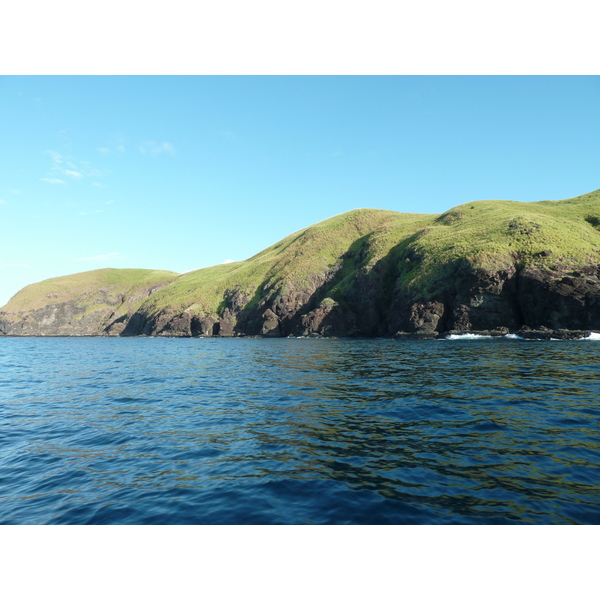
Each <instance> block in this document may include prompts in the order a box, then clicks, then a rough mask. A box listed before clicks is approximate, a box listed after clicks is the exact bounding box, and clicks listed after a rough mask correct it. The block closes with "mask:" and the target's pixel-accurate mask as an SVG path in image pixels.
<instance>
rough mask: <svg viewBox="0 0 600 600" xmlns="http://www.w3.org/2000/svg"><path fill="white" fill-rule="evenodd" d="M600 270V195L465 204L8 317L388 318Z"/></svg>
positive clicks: (69, 279) (6, 310)
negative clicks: (463, 280) (487, 283)
mask: <svg viewBox="0 0 600 600" xmlns="http://www.w3.org/2000/svg"><path fill="white" fill-rule="evenodd" d="M599 263H600V190H597V191H595V192H591V193H589V194H585V195H583V196H579V197H576V198H571V199H568V200H561V201H542V202H530V203H525V202H514V201H508V200H483V201H477V202H469V203H466V204H462V205H460V206H457V207H455V208H453V209H451V210H448V211H446V212H445V213H443V214H441V215H439V214H433V215H432V214H414V213H399V212H394V211H388V210H377V209H357V210H352V211H350V212H347V213H343V214H340V215H337V216H335V217H332V218H330V219H326V220H324V221H321V222H319V223H316V224H315V225H312V226H310V227H306V228H304V229H302V230H300V231H297V232H295V233H292V234H291V235H288V236H287V237H285V238H284V239H282V240H281V241H279V242H277V243H276V244H273V245H272V246H269V247H268V248H265V249H264V250H263V251H261V252H259V253H258V254H256V255H255V256H252V257H250V258H248V259H247V260H244V261H240V262H236V263H230V264H224V265H217V266H214V267H208V268H205V269H200V270H197V271H192V272H190V273H186V274H183V275H178V274H177V273H173V272H169V271H151V270H142V269H100V270H97V271H88V272H86V273H79V274H76V275H69V276H66V277H58V278H54V279H49V280H46V281H43V282H41V283H37V284H34V285H30V286H27V287H26V288H24V289H23V290H21V291H20V292H19V293H18V294H16V295H15V296H14V297H13V298H12V299H11V300H10V301H9V303H8V304H7V305H6V306H5V307H3V309H2V311H3V318H4V319H5V320H8V321H11V322H14V321H15V320H18V319H19V318H20V317H19V315H24V314H26V313H29V312H31V311H36V310H38V309H41V308H43V307H48V306H52V305H60V304H62V303H68V302H72V303H74V304H76V305H77V311H76V314H75V313H73V316H72V320H77V319H83V320H86V319H87V321H86V322H89V320H90V314H89V313H90V312H92V313H93V315H92V316H93V318H94V319H96V318H97V319H98V321H100V320H101V319H104V321H103V323H109V322H110V323H113V322H116V320H119V321H118V322H119V323H120V324H123V327H125V323H126V321H127V320H128V319H129V317H131V315H132V314H133V312H134V311H138V312H139V313H141V314H143V317H144V318H150V317H153V316H159V315H160V316H161V317H160V318H161V319H162V320H161V323H163V324H164V323H166V322H167V321H168V319H170V318H171V317H175V316H176V315H179V314H181V313H184V312H185V313H190V314H192V315H199V316H207V317H209V316H210V317H214V318H220V317H222V316H223V314H224V311H225V308H226V307H228V306H229V307H232V306H234V305H235V307H236V309H235V310H234V311H233V312H235V313H236V315H237V316H240V318H248V319H250V318H251V319H256V318H258V319H259V320H260V318H262V317H263V315H264V314H265V311H266V309H267V308H269V307H271V308H272V309H273V310H275V304H277V303H279V308H280V309H281V310H280V314H281V313H282V312H283V313H285V312H286V311H288V313H289V311H292V312H293V311H295V310H300V309H301V310H302V311H304V312H302V313H299V314H308V312H310V311H312V310H314V309H315V307H317V306H322V307H324V308H327V309H331V308H332V307H334V306H337V305H339V307H341V309H342V310H346V309H347V308H349V309H351V311H354V312H355V313H356V314H357V315H359V316H360V315H362V314H363V313H364V312H365V311H367V312H368V310H369V306H372V305H373V304H377V310H378V311H379V314H380V315H385V314H386V311H387V310H388V308H389V307H390V306H391V303H392V301H393V298H394V297H398V294H401V295H406V296H407V297H409V298H412V299H413V300H415V301H417V300H418V301H419V302H420V301H421V299H435V298H436V297H438V298H439V297H441V296H444V295H445V294H446V292H448V294H449V295H451V294H452V293H454V292H455V291H456V290H455V289H454V290H453V288H454V287H455V281H456V280H457V279H459V277H458V275H457V274H458V273H459V272H464V270H465V269H467V270H471V271H477V270H481V271H482V272H484V274H483V277H487V275H486V273H493V272H500V271H502V270H512V272H514V270H515V269H517V270H518V269H523V268H537V269H540V270H542V271H544V270H546V271H548V273H549V275H548V277H549V278H552V277H556V278H560V277H562V275H561V274H560V273H561V271H568V270H573V271H575V270H577V269H579V268H580V267H583V266H588V265H596V266H597V265H598V264H599ZM461 270H462V271H461ZM294 294H296V297H295V299H294ZM303 294H304V296H303V297H304V299H302V298H300V299H299V296H298V295H300V296H302V295H303ZM234 296H235V298H236V299H235V301H234V300H232V298H233V297H234ZM307 298H308V300H307ZM236 302H237V304H236ZM294 302H295V304H294ZM286 303H287V304H286ZM283 305H285V306H284V307H283V308H282V306H283ZM259 306H260V307H261V308H260V311H258V312H256V313H254V312H253V310H254V309H255V308H258V307H259ZM242 308H243V311H242V310H241V309H242ZM284 309H285V310H284ZM286 314H287V313H286ZM236 315H234V316H233V318H234V319H235V318H237V317H236ZM138 316H139V315H138ZM188 316H189V315H188ZM378 318H379V317H378ZM382 318H383V317H382ZM150 320H151V319H150ZM188 322H189V319H188ZM161 326H162V325H161Z"/></svg>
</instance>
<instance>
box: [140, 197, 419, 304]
mask: <svg viewBox="0 0 600 600" xmlns="http://www.w3.org/2000/svg"><path fill="white" fill-rule="evenodd" d="M424 219H425V220H427V219H430V216H429V215H419V214H402V213H396V212H393V211H385V210H377V209H357V210H353V211H350V212H347V213H343V214H341V215H338V216H336V217H332V218H330V219H327V220H325V221H321V222H320V223H317V224H315V225H312V226H310V227H307V228H305V229H302V230H300V231H297V232H295V233H293V234H291V235H289V236H287V237H286V238H284V239H283V240H281V241H280V242H277V243H276V244H274V245H272V246H270V247H268V248H266V249H265V250H263V251H261V252H259V253H258V254H256V255H255V256H253V257H251V258H249V259H247V260H245V261H241V262H237V263H231V264H226V265H218V266H215V267H208V268H206V269H200V270H198V271H193V272H191V273H187V274H185V275H182V276H181V277H179V278H178V279H177V280H175V281H174V282H173V283H171V284H170V285H169V286H167V287H165V288H164V289H162V290H161V291H159V292H157V293H156V294H155V295H153V296H152V297H150V298H148V300H147V301H146V302H144V305H143V309H144V310H145V311H146V312H147V313H148V314H152V313H154V312H157V311H160V310H164V309H167V310H169V311H172V312H180V311H183V310H188V311H190V312H193V313H197V314H217V313H219V312H220V310H221V309H222V308H223V298H224V295H225V293H226V292H227V291H228V290H232V289H238V290H242V291H244V292H245V293H247V294H248V296H250V297H252V300H251V301H250V303H249V305H248V308H251V307H252V304H253V303H256V302H257V301H258V299H259V297H264V296H265V295H268V294H271V295H276V294H277V293H285V291H286V289H287V288H289V287H290V286H294V287H299V288H302V287H304V286H306V285H308V284H310V280H311V278H314V277H319V276H320V275H322V273H323V272H326V271H329V270H331V269H337V268H339V267H340V261H341V257H342V256H343V255H344V254H345V253H346V252H347V251H348V250H349V249H350V248H351V247H353V245H358V246H359V247H360V248H361V249H362V248H363V247H364V250H363V253H366V254H370V255H372V258H375V257H376V256H383V255H384V254H385V253H387V252H388V251H389V249H390V248H391V247H392V246H393V245H394V244H396V243H398V241H399V240H400V239H401V238H402V236H403V235H407V234H408V233H409V232H410V231H412V229H413V228H414V226H415V224H416V223H419V222H420V221H422V220H424ZM375 234H376V238H377V240H376V243H371V242H370V241H369V240H370V238H371V237H372V236H373V235H375ZM357 268H358V267H357Z"/></svg>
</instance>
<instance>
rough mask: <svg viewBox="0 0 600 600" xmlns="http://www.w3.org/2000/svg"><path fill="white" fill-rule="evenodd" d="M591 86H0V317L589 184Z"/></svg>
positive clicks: (471, 82) (397, 82) (499, 82)
mask: <svg viewBox="0 0 600 600" xmlns="http://www.w3.org/2000/svg"><path fill="white" fill-rule="evenodd" d="M599 109H600V78H599V77H593V76H588V77H578V76H565V77H558V76H547V77H545V76H538V77H535V76H534V77H528V76H520V77H500V76H498V77H496V76H489V77H477V76H472V77H468V76H467V77H462V76H443V77H436V76H416V77H413V76H383V77H378V76H364V77H363V76H347V77H346V76H340V77H335V76H322V77H302V76H299V77H298V76H289V77H288V76H280V77H275V76H256V77H237V76H227V77H210V76H187V77H177V76H166V77H161V76H153V77H129V76H120V77H110V76H109V77H100V76H84V77H77V76H72V77H60V76H57V77H52V76H14V77H13V76H8V77H2V78H0V115H1V117H0V119H1V120H0V135H1V139H2V144H0V154H1V156H0V158H1V163H0V164H2V178H1V180H0V223H1V225H2V242H1V244H0V306H2V305H3V304H4V303H5V302H7V301H8V299H9V298H10V297H11V296H12V295H13V294H15V293H16V292H17V291H18V290H19V289H21V288H22V287H23V286H25V285H27V284H30V283H34V282H37V281H41V280H43V279H47V278H49V277H55V276H60V275H67V274H70V273H76V272H79V271H87V270H90V269H98V268H104V267H140V268H156V269H168V270H173V271H177V272H186V271H190V270H193V269H198V268H202V267H206V266H210V265H214V264H219V263H222V262H224V261H226V260H243V259H245V258H248V257H250V256H252V255H253V254H255V253H256V252H258V251H260V250H262V249H263V248H265V247H266V246H268V245H270V244H272V243H274V242H276V241H278V240H279V239H281V238H283V237H285V236H286V235H288V234H289V233H292V232H293V231H296V230H298V229H301V228H303V227H306V226H308V225H311V224H312V223H315V222H317V221H320V220H323V219H326V218H328V217H331V216H333V215H336V214H339V213H341V212H345V211H348V210H351V209H354V208H359V207H371V208H382V209H389V210H395V211H400V212H421V213H439V212H443V211H445V210H447V209H449V208H451V207H453V206H455V205H457V204H461V203H464V202H471V201H473V200H483V199H510V200H519V201H525V202H528V201H537V200H558V199H563V198H568V197H572V196H576V195H579V194H583V193H586V192H589V191H592V190H595V189H597V188H599V187H600V168H599V161H598V159H599V155H600V153H599V152H598V146H597V144H598V139H600V135H599V134H600V110H599Z"/></svg>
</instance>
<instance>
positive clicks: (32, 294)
mask: <svg viewBox="0 0 600 600" xmlns="http://www.w3.org/2000/svg"><path fill="white" fill-rule="evenodd" d="M175 277H177V273H172V272H170V271H153V270H147V269H99V270H96V271H87V272H85V273H77V274H75V275H67V276H65V277H56V278H53V279H47V280H46V281H42V282H40V283H34V284H32V285H28V286H27V287H25V288H23V289H22V290H21V291H20V292H18V293H17V294H15V295H14V296H13V297H12V298H11V300H10V301H9V302H8V304H6V305H5V306H4V307H3V308H2V311H1V312H0V333H3V334H5V335H103V334H106V333H111V334H113V335H117V334H119V333H121V331H122V330H123V328H124V327H125V323H126V321H127V320H128V319H129V317H130V316H131V315H132V314H133V313H134V312H135V310H136V309H137V308H138V306H139V305H140V304H141V303H142V302H143V300H145V299H146V298H147V297H148V296H149V295H150V294H152V293H154V292H155V291H157V290H159V289H160V288H161V287H163V286H164V285H166V284H168V283H169V282H170V281H172V280H173V279H174V278H175Z"/></svg>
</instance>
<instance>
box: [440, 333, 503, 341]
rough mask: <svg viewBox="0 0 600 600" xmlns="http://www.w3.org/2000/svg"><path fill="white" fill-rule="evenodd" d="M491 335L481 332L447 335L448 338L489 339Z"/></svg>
mask: <svg viewBox="0 0 600 600" xmlns="http://www.w3.org/2000/svg"><path fill="white" fill-rule="evenodd" d="M491 337H492V336H491V335H481V334H479V333H451V334H450V335H449V336H447V337H446V339H447V340H487V339H490V338H491Z"/></svg>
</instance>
